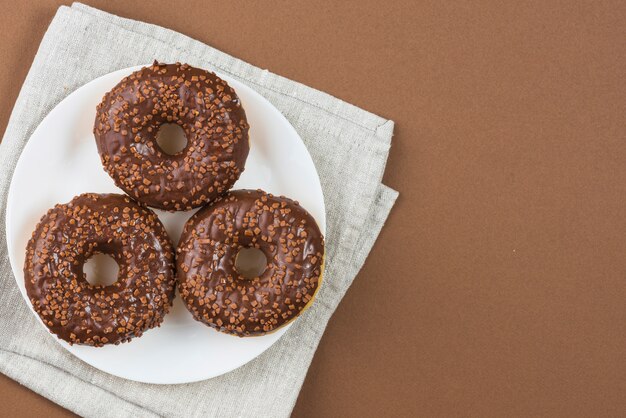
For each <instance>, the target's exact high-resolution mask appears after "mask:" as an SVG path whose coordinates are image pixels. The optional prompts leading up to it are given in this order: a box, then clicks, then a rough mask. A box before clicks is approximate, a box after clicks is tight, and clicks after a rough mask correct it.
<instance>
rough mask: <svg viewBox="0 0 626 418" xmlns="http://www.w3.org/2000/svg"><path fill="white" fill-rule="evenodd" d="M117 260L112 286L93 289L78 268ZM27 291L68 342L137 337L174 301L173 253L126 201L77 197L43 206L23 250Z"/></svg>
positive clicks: (153, 222)
mask: <svg viewBox="0 0 626 418" xmlns="http://www.w3.org/2000/svg"><path fill="white" fill-rule="evenodd" d="M96 253H105V254H108V255H110V256H111V257H113V258H114V259H115V261H117V263H118V265H119V275H118V280H117V282H115V283H113V284H111V285H109V286H94V285H91V284H90V283H89V282H87V280H86V279H85V274H84V273H83V265H84V263H85V261H86V260H87V259H89V258H90V257H91V256H92V255H94V254H96ZM24 281H25V284H26V292H27V293H28V297H29V299H30V301H31V303H32V305H33V308H34V309H35V311H36V312H37V314H38V315H39V317H40V318H41V320H42V321H43V323H44V324H45V325H46V326H47V327H48V328H49V329H50V331H51V332H52V333H54V334H56V335H57V336H58V337H59V338H61V339H63V340H65V341H67V342H69V343H70V344H85V345H92V346H97V347H99V346H102V345H105V344H119V343H121V342H125V341H129V340H130V339H131V338H133V337H139V336H141V335H142V333H143V332H144V331H146V330H148V329H150V328H153V327H156V326H158V325H160V324H161V322H162V321H163V316H164V315H165V314H166V313H167V312H168V311H169V309H170V307H171V305H172V301H173V299H174V291H175V278H174V251H173V248H172V244H171V242H170V240H169V238H168V236H167V233H166V232H165V229H164V228H163V225H162V224H161V222H160V221H159V219H158V218H157V216H156V215H155V214H154V213H153V212H152V211H150V210H149V209H146V208H144V207H141V206H139V205H138V204H137V203H135V202H133V201H132V200H131V199H130V198H128V197H126V196H121V195H116V194H93V193H88V194H82V195H79V196H77V197H75V198H74V199H72V200H71V201H70V202H69V203H67V204H63V205H56V206H55V207H54V208H52V209H50V210H49V211H48V213H46V214H45V215H44V216H43V217H42V218H41V221H40V222H39V224H38V225H37V227H36V229H35V231H34V232H33V235H32V237H31V239H30V241H29V242H28V245H27V248H26V262H25V264H24Z"/></svg>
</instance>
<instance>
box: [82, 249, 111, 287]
mask: <svg viewBox="0 0 626 418" xmlns="http://www.w3.org/2000/svg"><path fill="white" fill-rule="evenodd" d="M119 272H120V266H119V265H118V264H117V261H115V259H114V258H113V257H111V256H110V255H108V254H94V255H93V256H91V257H90V258H89V259H88V260H87V261H86V262H85V264H83V273H84V274H85V279H86V280H87V282H89V284H90V285H92V286H110V285H112V284H113V283H115V282H117V278H118V274H119Z"/></svg>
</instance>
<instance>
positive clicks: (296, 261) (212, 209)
mask: <svg viewBox="0 0 626 418" xmlns="http://www.w3.org/2000/svg"><path fill="white" fill-rule="evenodd" d="M249 247H254V248H258V249H259V250H261V251H262V252H263V253H264V254H265V257H266V258H267V260H268V265H267V267H266V269H265V271H264V272H263V273H262V274H261V275H260V277H256V278H253V279H245V278H244V277H242V276H241V275H240V274H239V273H238V272H237V270H236V268H235V257H236V256H237V254H238V252H239V250H240V249H242V248H249ZM323 256H324V238H323V236H322V234H321V232H320V230H319V227H318V226H317V223H316V222H315V220H314V219H313V217H312V216H311V215H309V213H308V212H307V211H306V210H305V209H304V208H302V207H301V206H300V205H299V204H298V203H297V202H294V201H293V200H291V199H287V198H285V197H282V196H281V197H276V196H273V195H271V194H267V193H265V192H263V191H261V190H256V191H255V190H235V191H231V192H229V193H228V194H226V195H225V196H223V197H221V198H219V199H218V200H216V201H215V202H214V203H213V204H211V205H208V206H206V207H204V208H202V209H201V210H200V211H198V212H197V213H196V214H195V215H194V216H193V217H192V218H191V219H190V220H189V221H188V222H187V224H186V225H185V228H184V230H183V234H182V236H181V239H180V243H179V245H178V249H177V257H176V264H177V279H178V288H179V291H180V294H181V297H182V299H183V301H184V302H185V304H186V305H187V308H188V309H189V310H190V311H191V313H192V315H193V316H194V318H195V319H196V320H198V321H200V322H203V323H205V324H207V325H209V326H211V327H213V328H216V329H218V330H219V331H222V332H226V333H230V334H235V335H238V336H248V335H261V334H264V333H267V332H270V331H273V330H275V329H277V328H279V327H280V326H282V325H284V324H286V323H287V322H289V321H290V320H292V319H294V318H295V317H296V316H297V315H298V314H299V313H300V312H302V310H303V309H304V308H305V307H306V306H307V305H308V304H309V303H310V302H312V300H313V297H314V295H315V292H316V291H317V289H318V286H319V284H320V280H321V275H322V266H323Z"/></svg>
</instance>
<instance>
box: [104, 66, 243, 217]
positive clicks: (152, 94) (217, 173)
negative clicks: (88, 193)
mask: <svg viewBox="0 0 626 418" xmlns="http://www.w3.org/2000/svg"><path fill="white" fill-rule="evenodd" d="M165 123H172V124H174V123H175V124H178V125H179V126H180V127H181V128H182V129H183V130H184V132H185V136H186V137H187V146H186V147H185V148H184V149H183V150H182V151H181V152H179V153H178V154H175V155H168V154H166V153H164V152H163V151H162V150H161V148H160V147H159V146H158V144H157V142H156V136H157V133H158V131H159V128H160V126H161V125H162V124H165ZM94 135H95V138H96V144H97V146H98V152H99V153H100V159H101V161H102V164H103V166H104V168H105V170H106V171H107V172H108V173H109V175H110V176H111V177H112V178H113V180H114V181H115V184H117V186H118V187H120V188H121V189H122V190H124V191H125V192H126V193H128V194H129V195H130V196H132V197H134V198H135V199H137V200H138V201H140V202H143V203H145V204H147V205H149V206H153V207H156V208H160V209H165V210H170V211H173V210H189V209H192V208H195V207H199V206H202V205H204V204H205V203H207V202H210V201H211V200H213V199H215V198H216V197H217V196H219V195H221V194H222V193H224V192H226V191H227V190H228V189H230V188H231V187H232V186H233V184H234V183H235V181H237V179H238V178H239V176H240V175H241V173H242V172H243V169H244V164H245V161H246V158H247V156H248V151H249V142H248V123H247V121H246V114H245V112H244V110H243V107H242V106H241V102H240V100H239V97H238V96H237V94H236V93H235V91H234V90H233V89H232V88H231V87H230V86H229V85H228V84H227V83H226V82H225V81H224V80H222V79H221V78H219V77H217V76H216V75H215V74H213V73H210V72H208V71H205V70H202V69H199V68H194V67H190V66H189V65H187V64H180V63H176V64H159V63H157V62H156V61H155V63H154V65H152V66H150V67H144V68H142V69H141V70H139V71H136V72H134V73H132V74H131V75H129V76H128V77H126V78H124V79H123V80H122V81H121V82H120V83H119V84H118V85H117V86H115V87H114V88H113V89H112V90H111V91H110V92H108V93H107V94H106V95H105V96H104V98H103V99H102V102H101V103H100V104H99V105H98V108H97V113H96V120H95V123H94Z"/></svg>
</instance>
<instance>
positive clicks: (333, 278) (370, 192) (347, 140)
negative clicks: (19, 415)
mask: <svg viewBox="0 0 626 418" xmlns="http://www.w3.org/2000/svg"><path fill="white" fill-rule="evenodd" d="M154 59H157V60H159V61H164V62H173V61H182V62H187V63H189V64H191V65H194V66H198V67H203V68H208V69H216V70H219V71H221V72H224V73H227V74H229V75H231V76H233V77H235V78H237V79H238V80H241V81H242V82H244V83H246V84H248V85H250V86H251V87H253V88H254V89H255V90H256V91H258V92H259V93H261V94H262V95H263V96H264V97H266V98H267V99H268V100H269V101H270V102H271V103H273V104H274V106H276V107H277V108H278V109H279V110H280V111H281V112H282V113H283V114H284V115H285V116H286V117H287V119H288V120H289V121H290V122H291V124H292V125H293V126H294V127H295V128H296V130H297V131H298V133H299V134H300V136H301V137H302V139H303V140H304V142H305V145H306V147H307V148H308V150H309V152H310V154H311V156H312V157H313V161H314V162H315V165H316V167H317V170H318V172H319V175H320V178H321V182H322V187H323V191H324V195H325V201H326V208H327V234H326V241H327V258H326V259H327V262H326V271H325V276H324V278H325V280H324V282H323V286H322V288H321V290H320V292H319V294H318V297H317V299H316V301H315V303H314V305H313V306H312V307H311V309H309V310H308V311H307V312H305V314H303V316H302V317H301V318H299V319H298V320H297V321H295V323H294V324H293V326H292V327H291V329H289V331H288V332H287V333H286V334H285V335H284V336H283V338H281V339H280V340H279V341H278V342H277V343H276V344H274V345H273V346H272V347H271V348H270V349H269V350H267V351H266V352H265V353H264V354H262V355H261V356H260V357H258V358H256V359H255V360H253V361H251V362H250V363H248V364H246V365H245V366H243V367H240V368H239V369H236V370H234V371H232V372H230V373H227V374H225V375H222V376H220V377H217V378H214V379H210V380H206V381H203V382H198V383H192V384H183V385H149V384H142V383H136V382H132V381H127V380H124V379H120V378H117V377H114V376H111V375H108V374H106V373H103V372H101V371H99V370H96V369H95V368H93V367H91V366H89V365H87V364H85V363H83V362H82V361H80V360H78V359H76V358H74V357H73V356H72V355H71V354H70V353H69V352H67V351H66V350H64V349H63V348H61V346H59V345H58V344H57V343H56V342H55V341H53V338H54V337H53V336H52V335H51V334H49V333H47V332H46V331H45V330H44V329H43V328H42V327H41V325H39V324H38V323H37V322H36V319H35V317H34V316H33V314H32V312H31V311H30V310H29V309H28V307H27V305H26V303H25V302H24V300H23V299H22V296H21V295H20V293H19V291H18V289H17V287H16V285H15V282H14V278H13V273H12V272H11V267H10V265H9V260H8V256H7V248H6V237H5V231H4V226H5V208H6V198H7V191H8V188H9V182H10V179H11V175H12V173H13V169H14V167H15V164H16V162H17V159H18V157H19V155H20V153H21V151H22V149H23V147H24V145H25V144H26V141H28V138H29V137H30V135H31V134H32V132H33V130H34V129H35V128H36V127H37V125H38V124H39V122H40V121H41V120H42V118H43V117H44V116H45V115H46V114H47V113H48V112H50V111H51V110H52V108H53V107H54V106H55V105H56V104H57V103H59V101H61V100H62V99H63V98H64V97H65V96H67V95H68V94H69V93H71V92H72V91H74V90H75V89H77V88H78V87H80V86H81V85H83V84H85V83H87V82H88V81H90V80H92V79H94V78H97V77H99V76H101V75H104V74H107V73H109V72H111V71H114V70H118V69H121V68H126V67H130V66H134V65H139V64H146V63H150V62H152V61H153V60H154ZM392 132H393V122H392V121H390V120H386V119H384V118H381V117H379V116H376V115H373V114H371V113H369V112H366V111H364V110H362V109H359V108H357V107H355V106H352V105H350V104H348V103H345V102H343V101H341V100H338V99H336V98H334V97H331V96H329V95H327V94H325V93H322V92H320V91H317V90H314V89H311V88H309V87H306V86H304V85H302V84H299V83H296V82H294V81H291V80H288V79H285V78H283V77H280V76H277V75H275V74H272V73H270V72H269V71H267V70H262V69H259V68H256V67H254V66H251V65H249V64H247V63H245V62H243V61H240V60H238V59H236V58H234V57H231V56H229V55H226V54H224V53H222V52H220V51H218V50H215V49H213V48H211V47H209V46H207V45H205V44H202V43H200V42H198V41H195V40H193V39H190V38H188V37H186V36H184V35H181V34H179V33H176V32H173V31H170V30H167V29H164V28H161V27H158V26H154V25H150V24H146V23H142V22H137V21H132V20H128V19H123V18H120V17H117V16H113V15H110V14H107V13H105V12H102V11H100V10H96V9H93V8H90V7H87V6H85V5H82V4H74V5H72V7H61V8H60V9H59V10H58V11H57V13H56V16H55V17H54V20H53V21H52V23H51V24H50V27H49V28H48V31H47V32H46V34H45V36H44V38H43V40H42V42H41V45H40V47H39V51H38V52H37V56H36V57H35V60H34V62H33V65H32V67H31V69H30V72H29V73H28V76H27V78H26V81H25V82H24V85H23V87H22V90H21V92H20V94H19V97H18V99H17V102H16V103H15V108H14V109H13V113H12V115H11V119H10V121H9V124H8V127H7V130H6V133H5V135H4V139H3V141H2V143H1V145H0V235H1V237H0V238H1V239H0V372H2V373H4V374H6V375H7V376H9V377H11V378H13V379H15V380H17V381H19V382H20V383H22V384H24V385H26V386H28V387H29V388H31V389H32V390H34V391H36V392H38V393H40V394H42V395H43V396H45V397H47V398H49V399H51V400H52V401H54V402H56V403H58V404H60V405H62V406H64V407H65V408H68V409H69V410H71V411H74V412H76V413H78V414H80V415H85V416H94V417H95V416H97V417H108V416H111V417H113V416H115V417H120V416H142V417H148V416H184V417H193V416H219V417H231V416H241V417H244V416H246V417H248V416H249V417H265V416H268V417H269V416H271V417H281V416H288V415H289V414H290V413H291V411H292V409H293V406H294V403H295V401H296V398H297V396H298V392H299V390H300V388H301V385H302V382H303V380H304V377H305V375H306V372H307V369H308V367H309V365H310V363H311V359H312V357H313V354H314V352H315V349H316V348H317V345H318V343H319V341H320V338H321V337H322V334H323V332H324V329H325V327H326V324H327V323H328V320H329V318H330V316H331V315H332V313H333V312H334V310H335V308H336V307H337V305H338V303H339V301H340V300H341V298H342V297H343V295H344V294H345V292H346V290H347V289H348V287H349V286H350V284H351V282H352V280H353V279H354V277H355V276H356V274H357V272H358V271H359V269H360V268H361V266H362V265H363V263H364V261H365V258H366V256H367V255H368V253H369V251H370V249H371V248H372V245H373V244H374V241H375V240H376V237H377V236H378V233H379V231H380V229H381V227H382V226H383V223H384V222H385V219H386V218H387V216H388V214H389V211H390V209H391V207H392V205H393V203H394V201H395V199H396V197H397V195H398V194H397V192H395V191H394V190H391V189H390V188H388V187H386V186H384V185H382V184H381V178H382V175H383V171H384V168H385V163H386V161H387V155H388V152H389V146H390V142H391V136H392Z"/></svg>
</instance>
